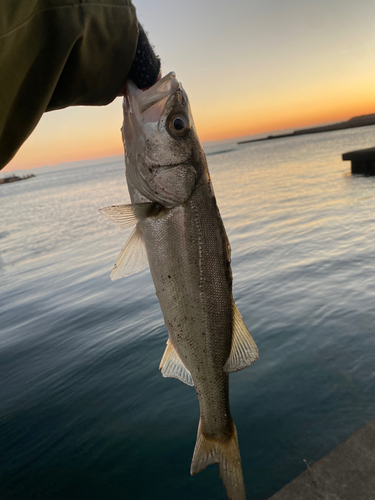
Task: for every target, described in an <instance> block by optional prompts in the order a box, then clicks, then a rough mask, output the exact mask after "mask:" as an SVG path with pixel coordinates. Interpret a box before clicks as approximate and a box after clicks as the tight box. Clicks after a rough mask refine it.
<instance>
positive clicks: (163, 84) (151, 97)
mask: <svg viewBox="0 0 375 500" xmlns="http://www.w3.org/2000/svg"><path fill="white" fill-rule="evenodd" d="M179 88H180V83H179V82H178V80H177V78H176V73H175V72H174V71H171V72H170V73H168V74H167V75H165V76H164V77H163V78H161V79H160V80H159V81H158V82H156V83H155V85H153V86H152V87H150V88H149V89H147V90H144V91H143V90H140V89H139V88H138V87H137V86H136V85H135V84H134V83H133V82H132V81H131V80H128V81H127V82H126V92H127V96H129V98H130V99H129V100H131V101H134V99H135V100H136V101H137V104H138V110H137V111H138V112H139V113H144V112H145V111H146V110H147V109H149V108H150V107H151V106H153V105H154V104H156V103H158V102H159V101H161V100H164V99H165V98H168V97H169V96H170V95H171V94H172V93H173V92H175V91H176V90H177V89H179Z"/></svg>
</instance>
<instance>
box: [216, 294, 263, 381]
mask: <svg viewBox="0 0 375 500" xmlns="http://www.w3.org/2000/svg"><path fill="white" fill-rule="evenodd" d="M258 358H259V351H258V348H257V346H256V344H255V342H254V339H253V337H252V336H251V334H250V332H249V330H248V329H247V327H246V325H245V323H244V322H243V319H242V316H241V314H240V311H239V310H238V309H237V306H236V304H235V303H234V302H233V336H232V348H231V351H230V354H229V358H228V359H227V362H226V363H225V365H224V371H225V372H227V373H231V372H238V371H240V370H242V369H243V368H246V367H247V366H250V365H251V363H254V361H256V360H257V359H258Z"/></svg>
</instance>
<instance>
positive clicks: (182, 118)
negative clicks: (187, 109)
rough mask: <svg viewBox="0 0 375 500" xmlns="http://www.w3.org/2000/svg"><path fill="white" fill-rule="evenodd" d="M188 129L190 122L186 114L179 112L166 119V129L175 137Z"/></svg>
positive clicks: (180, 135)
mask: <svg viewBox="0 0 375 500" xmlns="http://www.w3.org/2000/svg"><path fill="white" fill-rule="evenodd" d="M189 130H190V123H189V120H188V118H187V116H186V115H184V114H182V113H179V114H178V115H173V116H171V117H170V119H169V120H168V131H169V132H170V133H171V134H172V135H174V136H177V137H183V136H184V135H186V134H187V132H188V131H189Z"/></svg>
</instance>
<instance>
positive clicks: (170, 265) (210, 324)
mask: <svg viewBox="0 0 375 500" xmlns="http://www.w3.org/2000/svg"><path fill="white" fill-rule="evenodd" d="M123 137H124V144H125V158H126V177H127V183H128V188H129V193H130V197H131V201H132V204H131V205H122V206H119V207H108V208H106V209H102V210H101V212H102V213H104V214H105V215H107V216H108V217H109V218H111V219H112V220H113V221H114V222H116V223H117V224H119V225H120V226H123V227H126V226H128V225H130V224H134V223H135V224H136V229H135V230H134V232H133V235H132V236H131V238H130V240H129V242H128V243H127V244H126V245H125V247H124V249H123V251H122V252H121V254H120V256H119V259H118V261H117V263H116V265H115V268H114V270H113V272H112V275H111V276H112V279H117V278H118V277H122V276H125V275H128V274H131V273H132V272H135V271H138V270H140V269H142V268H143V267H144V266H145V265H146V264H147V261H148V262H149V265H150V270H151V274H152V278H153V281H154V285H155V289H156V294H157V297H158V299H159V302H160V306H161V309H162V312H163V316H164V321H165V324H166V326H167V329H168V334H169V339H168V342H167V348H166V351H165V353H164V356H163V358H162V361H161V364H160V368H161V371H162V374H163V375H164V376H165V377H175V378H178V379H180V380H181V381H183V382H185V383H187V384H188V385H194V386H195V389H196V392H197V395H198V400H199V406H200V422H199V427H198V436H197V442H196V446H195V450H194V456H193V461H192V465H191V474H196V473H198V472H200V471H201V470H203V469H204V468H205V467H207V465H209V464H211V463H215V462H218V463H219V469H220V475H221V477H222V480H223V483H224V486H225V488H226V490H227V494H228V497H229V498H230V499H232V500H244V499H245V498H246V497H245V487H244V482H243V475H242V468H241V460H240V454H239V449H238V442H237V433H236V428H235V425H234V422H233V420H232V417H231V413H230V408H229V373H230V372H233V371H238V370H241V369H242V368H245V367H246V366H249V365H250V364H251V363H252V362H254V361H256V359H257V358H258V350H257V347H256V345H255V343H254V341H253V339H252V337H251V335H250V333H249V331H248V330H247V328H246V326H245V325H244V323H243V320H242V318H241V315H240V313H239V312H238V310H237V308H236V306H235V304H234V301H233V297H232V274H231V267H230V260H231V257H230V245H229V241H228V238H227V235H226V232H225V228H224V225H223V222H222V219H221V217H220V213H219V209H218V207H217V203H216V198H215V195H214V192H213V188H212V184H211V180H210V175H209V171H208V167H207V162H206V158H205V154H204V151H203V148H202V146H201V144H200V142H199V139H198V136H197V133H196V130H195V127H194V123H193V119H192V115H191V111H190V107H189V103H188V98H187V95H186V93H185V91H184V90H183V88H182V86H181V84H180V83H179V82H178V81H177V79H176V77H175V75H174V73H170V74H169V75H167V76H166V77H164V78H163V79H162V80H161V81H160V82H158V83H157V84H156V85H155V86H154V87H152V88H151V89H149V90H147V91H146V92H142V91H140V90H138V89H137V88H136V87H135V86H134V85H133V84H132V83H131V82H129V83H128V93H127V96H126V97H125V99H124V126H123Z"/></svg>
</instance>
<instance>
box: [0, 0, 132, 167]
mask: <svg viewBox="0 0 375 500" xmlns="http://www.w3.org/2000/svg"><path fill="white" fill-rule="evenodd" d="M137 38H138V23H137V18H136V13H135V8H134V6H133V5H132V3H131V0H0V169H1V168H3V167H4V166H5V165H6V164H7V163H8V162H9V161H10V160H11V159H12V158H13V156H14V155H15V154H16V152H17V150H18V149H19V147H20V146H21V144H22V143H23V142H24V141H25V140H26V139H27V137H28V136H29V135H30V134H31V132H32V131H33V129H34V128H35V126H36V125H37V123H38V121H39V120H40V118H41V116H42V114H43V113H44V112H45V111H49V110H53V109H60V108H65V107H67V106H74V105H95V106H99V105H104V104H108V103H109V102H111V101H112V100H113V99H114V98H115V97H116V96H117V95H118V93H119V92H120V90H121V87H122V86H123V84H124V83H125V80H126V77H127V74H128V72H129V70H130V68H131V65H132V62H133V59H134V55H135V51H136V46H137Z"/></svg>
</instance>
